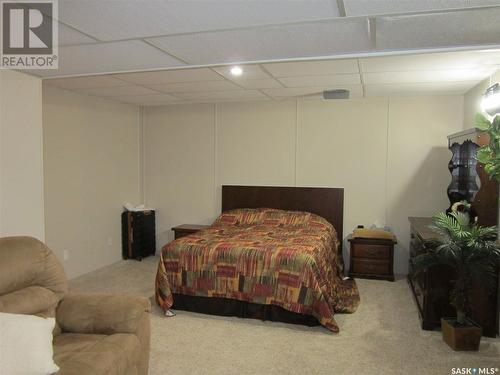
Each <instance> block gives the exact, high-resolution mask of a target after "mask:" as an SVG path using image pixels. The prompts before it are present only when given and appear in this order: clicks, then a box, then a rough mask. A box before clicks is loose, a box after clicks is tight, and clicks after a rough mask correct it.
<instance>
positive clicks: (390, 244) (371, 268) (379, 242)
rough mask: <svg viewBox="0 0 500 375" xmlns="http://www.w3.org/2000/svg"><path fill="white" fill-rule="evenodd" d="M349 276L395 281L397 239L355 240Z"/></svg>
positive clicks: (351, 240) (352, 243) (352, 245)
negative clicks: (395, 247) (394, 268)
mask: <svg viewBox="0 0 500 375" xmlns="http://www.w3.org/2000/svg"><path fill="white" fill-rule="evenodd" d="M348 241H349V242H350V244H351V252H350V265H351V266H350V267H349V276H350V277H358V278H366V279H381V280H389V281H394V270H393V267H394V245H395V244H396V239H394V240H391V239H379V238H359V237H356V238H353V237H352V235H349V238H348Z"/></svg>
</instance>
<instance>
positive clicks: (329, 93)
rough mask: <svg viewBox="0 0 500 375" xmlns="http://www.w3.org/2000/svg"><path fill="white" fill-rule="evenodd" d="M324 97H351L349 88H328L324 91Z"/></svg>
mask: <svg viewBox="0 0 500 375" xmlns="http://www.w3.org/2000/svg"><path fill="white" fill-rule="evenodd" d="M323 99H349V90H343V89H340V90H326V91H323Z"/></svg>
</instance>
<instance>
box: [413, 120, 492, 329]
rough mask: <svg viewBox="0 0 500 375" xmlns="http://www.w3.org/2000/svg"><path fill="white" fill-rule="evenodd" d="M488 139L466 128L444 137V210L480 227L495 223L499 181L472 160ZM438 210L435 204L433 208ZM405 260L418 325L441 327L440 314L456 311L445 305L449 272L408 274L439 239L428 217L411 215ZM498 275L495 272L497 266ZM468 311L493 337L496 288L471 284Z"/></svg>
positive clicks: (436, 270) (431, 270)
mask: <svg viewBox="0 0 500 375" xmlns="http://www.w3.org/2000/svg"><path fill="white" fill-rule="evenodd" d="M488 143H489V138H488V135H487V134H486V133H483V132H479V131H477V130H476V129H470V130H465V131H462V132H459V133H455V134H452V135H450V136H448V147H449V149H450V151H451V153H452V157H451V160H450V162H449V164H448V170H449V171H450V173H451V182H450V184H449V186H448V189H447V193H448V198H449V200H450V206H449V207H448V209H447V211H448V212H449V211H452V210H453V211H462V212H467V213H468V214H469V216H470V218H471V220H477V222H478V224H480V225H482V226H496V225H498V183H497V182H496V181H495V180H492V179H490V178H489V176H488V174H487V173H486V172H485V170H484V166H483V165H482V164H481V163H479V162H477V159H476V153H477V150H478V148H479V147H480V146H482V145H484V144H488ZM439 209H442V208H440V207H436V211H438V210H439ZM409 221H410V233H411V234H410V237H411V240H410V246H409V250H410V260H409V276H408V283H409V285H410V288H411V290H412V292H413V296H414V299H415V302H416V304H417V308H418V312H419V315H420V318H421V322H422V329H434V328H436V327H439V326H440V324H441V323H440V320H441V318H442V317H449V316H453V315H454V314H455V311H454V308H453V306H451V304H450V290H451V286H452V283H453V280H454V274H453V271H452V270H451V269H449V268H447V266H435V267H431V268H429V269H427V270H426V271H424V272H421V273H418V274H417V275H415V274H414V272H413V264H412V261H413V259H414V258H415V257H416V256H417V255H420V254H422V253H424V252H426V251H429V247H430V245H429V244H430V242H431V241H432V240H433V239H436V238H439V237H437V236H439V235H438V234H437V233H436V232H434V231H433V230H432V229H431V228H430V227H429V226H430V225H431V224H432V219H431V218H430V217H410V218H409ZM497 273H498V270H497ZM469 298H470V300H471V302H472V304H471V305H472V306H473V311H471V312H470V316H471V318H472V319H473V320H474V321H475V322H476V323H478V324H479V325H480V326H481V327H483V335H485V336H492V337H495V336H496V334H497V333H498V325H499V322H498V319H499V317H498V315H499V314H498V313H499V309H498V290H493V291H487V290H485V289H484V288H482V287H480V286H478V287H474V288H473V290H472V291H471V293H470V296H469Z"/></svg>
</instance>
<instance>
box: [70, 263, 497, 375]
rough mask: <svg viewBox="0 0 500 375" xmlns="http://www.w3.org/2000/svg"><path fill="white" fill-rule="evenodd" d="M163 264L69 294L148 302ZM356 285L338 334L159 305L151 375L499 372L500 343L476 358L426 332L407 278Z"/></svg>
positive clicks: (83, 281) (96, 276)
mask: <svg viewBox="0 0 500 375" xmlns="http://www.w3.org/2000/svg"><path fill="white" fill-rule="evenodd" d="M157 261H158V258H153V257H150V258H146V259H144V260H143V261H142V262H136V261H122V262H119V263H116V264H113V265H111V266H108V267H105V268H102V269H100V270H97V271H94V272H92V273H89V274H86V275H83V276H81V277H79V278H76V279H74V280H71V282H70V285H71V289H72V290H74V291H85V292H110V293H112V292H125V293H130V294H136V295H141V296H145V297H150V296H151V295H153V293H154V277H155V272H156V265H157ZM358 286H359V289H360V293H361V304H360V307H359V308H358V311H357V312H355V313H354V314H338V315H336V320H337V322H338V324H339V326H340V333H339V334H332V333H330V332H329V331H327V330H326V329H324V328H322V327H312V328H309V327H303V326H297V325H289V324H282V323H273V322H261V321H258V320H252V319H239V318H227V317H217V316H210V315H203V314H196V313H189V312H184V311H178V312H177V315H176V316H175V317H172V318H166V317H164V316H162V315H161V313H160V311H159V309H158V307H157V306H154V308H153V314H152V316H151V328H152V338H151V341H152V342H151V363H150V375H160V374H188V375H190V374H218V375H223V374H263V375H264V374H288V375H290V374H362V375H364V374H377V375H379V374H385V375H388V374H398V375H399V374H419V375H422V374H443V375H446V374H452V369H453V368H457V367H460V368H462V367H476V368H477V367H479V368H493V369H496V368H499V367H500V339H498V338H497V339H488V338H483V340H482V343H481V349H480V351H479V352H478V353H464V352H454V351H452V350H451V349H450V348H448V347H447V346H446V344H444V343H443V341H442V340H441V333H440V332H428V331H422V330H421V329H420V327H419V320H418V315H417V311H416V307H415V304H414V302H413V300H412V298H411V295H410V290H409V288H408V285H407V283H406V280H405V279H403V278H399V279H398V280H397V281H396V282H394V283H391V282H386V281H372V280H358ZM494 373H495V372H489V374H494ZM496 373H498V374H500V372H499V371H498V370H497V371H496Z"/></svg>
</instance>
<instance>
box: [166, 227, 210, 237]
mask: <svg viewBox="0 0 500 375" xmlns="http://www.w3.org/2000/svg"><path fill="white" fill-rule="evenodd" d="M208 227H210V225H195V224H182V225H178V226H176V227H173V228H172V230H173V231H174V238H175V239H178V238H181V237H184V236H188V235H190V234H193V233H196V232H199V231H200V230H203V229H206V228H208Z"/></svg>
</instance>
